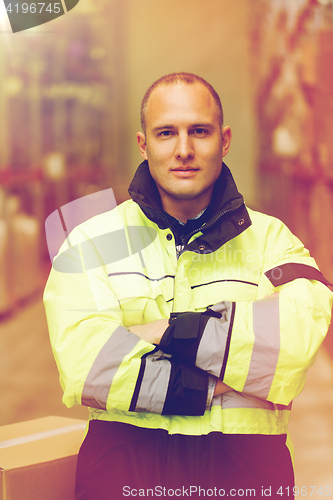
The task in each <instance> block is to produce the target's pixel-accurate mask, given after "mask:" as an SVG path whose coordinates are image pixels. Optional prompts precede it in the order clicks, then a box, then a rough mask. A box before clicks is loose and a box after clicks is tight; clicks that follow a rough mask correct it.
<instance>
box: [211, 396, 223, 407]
mask: <svg viewBox="0 0 333 500" xmlns="http://www.w3.org/2000/svg"><path fill="white" fill-rule="evenodd" d="M221 399H222V396H221V394H218V395H217V396H214V397H213V399H212V406H221Z"/></svg>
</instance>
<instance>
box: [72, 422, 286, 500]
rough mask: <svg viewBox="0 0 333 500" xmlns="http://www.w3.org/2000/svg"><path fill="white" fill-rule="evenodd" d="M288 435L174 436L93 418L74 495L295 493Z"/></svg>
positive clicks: (83, 499) (96, 499) (105, 498)
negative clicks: (287, 445)
mask: <svg viewBox="0 0 333 500" xmlns="http://www.w3.org/2000/svg"><path fill="white" fill-rule="evenodd" d="M285 441H286V435H285V434H284V435H281V436H266V435H257V434H256V435H251V434H249V435H240V434H222V433H219V432H211V433H210V434H208V435H205V436H186V435H179V434H175V435H169V434H168V433H167V432H166V431H164V430H162V429H145V428H140V427H135V426H132V425H128V424H123V423H119V422H103V421H92V422H90V424H89V431H88V434H87V437H86V439H85V441H84V442H83V444H82V447H81V450H80V452H79V456H78V464H77V478H76V497H75V498H76V500H118V499H124V498H133V497H143V498H147V497H148V498H159V497H161V498H171V497H173V498H176V497H179V498H207V497H211V498H221V497H223V496H225V497H227V496H229V497H233V498H249V497H250V498H266V497H268V498H269V499H279V500H281V498H284V499H285V500H286V499H288V498H289V499H291V498H293V486H294V474H293V467H292V463H291V458H290V454H289V450H288V448H287V447H286V445H285ZM279 492H280V493H279ZM281 493H283V495H281Z"/></svg>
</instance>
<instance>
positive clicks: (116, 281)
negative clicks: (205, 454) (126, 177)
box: [44, 162, 332, 435]
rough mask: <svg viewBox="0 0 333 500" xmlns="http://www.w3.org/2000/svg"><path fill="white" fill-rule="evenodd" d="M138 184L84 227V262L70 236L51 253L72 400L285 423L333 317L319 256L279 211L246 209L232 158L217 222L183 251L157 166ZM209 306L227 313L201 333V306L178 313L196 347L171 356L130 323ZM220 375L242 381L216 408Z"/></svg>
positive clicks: (57, 328)
mask: <svg viewBox="0 0 333 500" xmlns="http://www.w3.org/2000/svg"><path fill="white" fill-rule="evenodd" d="M130 194H131V196H132V198H133V199H132V200H129V201H126V202H124V203H123V204H121V205H119V206H118V207H116V208H115V209H114V210H111V211H109V212H106V213H103V214H101V215H98V216H96V217H93V218H91V219H89V220H88V221H86V222H85V223H83V224H81V225H79V226H78V227H76V228H75V229H74V231H73V232H72V234H71V237H70V241H71V245H72V249H73V248H76V249H77V250H78V254H77V255H78V256H79V257H78V259H79V267H75V266H74V268H73V270H74V271H75V272H70V269H69V268H65V267H63V268H62V267H61V262H62V260H61V259H62V257H63V256H64V255H65V254H66V252H67V253H68V251H69V247H68V245H67V243H66V242H65V243H64V245H63V247H62V248H61V250H60V253H59V255H58V257H57V258H56V259H55V260H54V263H53V269H52V271H51V274H50V277H49V280H48V282H47V286H46V289H45V296H44V300H45V307H46V313H47V320H48V326H49V331H50V337H51V343H52V347H53V352H54V356H55V359H56V362H57V365H58V369H59V372H60V382H61V385H62V388H63V390H64V396H63V402H64V403H65V404H66V405H67V406H68V407H72V406H73V405H75V404H83V405H87V406H89V407H90V418H91V419H101V420H115V421H119V422H125V423H129V424H133V425H137V426H141V427H149V428H161V429H166V430H168V431H169V433H181V434H190V435H191V434H193V435H200V434H207V433H209V432H212V431H221V432H224V433H237V434H242V433H253V434H283V433H286V431H287V424H288V419H289V413H290V409H291V402H292V400H293V399H294V398H295V397H296V396H297V395H298V394H299V393H300V392H301V390H302V389H303V387H304V383H305V374H306V371H307V369H308V368H309V367H310V366H311V365H312V363H313V362H314V359H315V355H316V352H317V350H318V348H319V346H320V344H321V343H322V341H323V339H324V336H325V334H326V332H327V329H328V325H329V321H330V312H331V306H332V293H331V291H330V290H329V288H328V287H327V286H326V285H327V284H328V283H327V281H326V280H325V278H324V277H323V275H322V274H321V273H320V272H319V270H318V268H317V265H316V263H315V261H314V260H313V258H311V257H310V255H309V252H308V251H307V250H306V249H304V247H303V245H302V243H301V242H300V241H299V240H298V239H297V238H296V237H295V236H294V235H293V234H292V233H291V232H290V231H289V230H288V228H287V227H286V226H285V225H284V224H283V223H282V222H281V221H279V220H278V219H276V218H273V217H269V216H266V215H263V214H261V213H258V212H254V211H252V210H248V209H247V208H246V207H245V205H244V202H243V198H242V196H241V195H240V194H239V193H238V191H237V188H236V186H235V183H234V181H233V178H232V176H231V173H230V171H229V169H228V168H227V167H226V165H223V169H222V172H221V176H220V178H219V179H218V181H217V182H216V185H215V188H214V195H213V201H212V212H211V216H210V219H209V220H208V221H207V222H206V223H205V224H204V226H203V227H201V228H200V230H199V231H196V232H195V233H194V234H192V235H191V236H190V238H189V240H188V242H187V243H186V244H185V247H184V249H183V251H182V252H181V254H180V256H179V257H178V258H177V254H176V249H175V238H174V235H173V233H172V231H171V230H170V228H169V227H168V223H167V218H166V216H165V213H163V210H162V207H161V204H160V199H159V196H158V193H157V189H156V186H155V184H154V181H153V180H152V178H151V176H150V174H149V170H148V166H147V163H146V162H144V163H143V164H141V166H140V167H139V169H138V170H137V172H136V175H135V177H134V179H133V181H132V184H131V186H130ZM133 200H134V201H133ZM121 235H122V236H121ZM124 242H125V243H124ZM69 258H70V259H72V258H73V259H74V260H75V256H74V257H73V255H72V254H71V255H70V257H69ZM57 259H58V261H57ZM59 259H60V260H59ZM59 263H60V264H59ZM80 266H81V267H80ZM208 307H211V308H212V309H213V310H214V309H215V310H218V311H220V312H221V311H222V313H221V314H217V315H216V316H214V315H212V316H211V317H209V319H208V321H205V327H204V329H201V332H200V335H197V333H198V326H195V327H193V331H194V330H195V331H196V333H195V335H192V334H191V331H192V330H191V328H192V327H191V325H192V326H193V324H196V325H198V324H199V323H200V321H199V323H198V321H197V319H198V318H199V317H201V316H200V315H193V314H192V315H188V318H187V319H188V321H187V319H186V315H179V318H180V317H182V318H183V319H182V320H179V325H181V321H182V322H183V323H182V324H183V328H181V327H180V328H178V337H179V336H180V337H186V338H185V339H184V338H183V339H180V344H182V342H183V340H184V342H185V344H184V343H183V344H182V346H180V347H177V345H178V344H177V342H176V344H177V345H176V347H175V348H174V350H173V351H172V352H171V353H170V352H167V351H168V349H166V350H164V351H163V346H161V348H160V347H159V346H155V345H152V344H150V343H148V342H146V341H144V340H142V339H140V338H139V337H137V336H136V335H134V334H132V333H131V332H129V330H128V327H130V326H131V325H137V324H145V323H148V322H151V321H154V320H158V319H161V318H169V317H170V314H172V313H180V312H188V313H195V312H196V313H203V312H205V311H206V310H207V308H208ZM173 316H174V317H177V315H175V314H173ZM184 318H185V319H184ZM192 320H193V322H192ZM177 321H178V319H177ZM191 322H192V323H191ZM199 330H200V328H199ZM179 332H180V334H179ZM181 332H183V333H181ZM184 332H186V333H185V334H184ZM175 336H176V337H177V335H176V334H175ZM190 337H196V340H195V341H194V343H195V347H194V348H193V346H192V347H191V349H192V350H191V353H192V354H191V356H189V357H187V356H186V345H187V344H186V342H187V341H188V339H189V338H190ZM192 341H193V338H192ZM184 345H185V348H184ZM209 375H214V376H216V377H220V378H221V380H223V381H224V382H225V383H226V384H227V385H229V386H230V387H231V388H232V389H233V390H232V391H229V392H227V393H225V394H223V395H222V396H216V397H214V398H213V402H212V405H211V407H209V408H206V398H207V386H208V378H209Z"/></svg>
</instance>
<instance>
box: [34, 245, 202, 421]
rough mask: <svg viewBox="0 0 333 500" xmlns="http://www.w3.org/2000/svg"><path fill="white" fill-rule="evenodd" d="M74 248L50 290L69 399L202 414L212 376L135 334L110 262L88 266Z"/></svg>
mask: <svg viewBox="0 0 333 500" xmlns="http://www.w3.org/2000/svg"><path fill="white" fill-rule="evenodd" d="M74 241H75V238H74V236H73V237H72V242H74ZM79 247H80V245H78V246H77V247H76V248H79ZM73 249H74V246H73V247H72V249H69V250H71V253H70V252H69V251H68V258H69V259H70V260H69V263H70V265H68V266H67V268H66V266H64V269H63V271H65V272H62V271H61V270H60V271H59V270H56V269H55V267H57V266H55V265H53V267H52V270H51V273H50V276H49V279H48V282H47V285H46V288H45V293H44V303H45V309H46V316H47V322H48V328H49V333H50V339H51V345H52V349H53V353H54V357H55V360H56V363H57V366H58V370H59V373H60V383H61V386H62V388H63V391H64V396H63V402H64V403H65V404H66V406H67V407H72V406H74V405H75V404H82V405H86V406H90V407H93V408H99V409H102V410H115V411H117V410H118V411H125V412H126V411H140V412H142V411H146V412H153V413H159V414H178V415H183V414H184V415H202V414H203V413H204V411H205V405H206V398H207V388H208V378H209V375H208V374H207V373H205V372H204V371H202V370H200V369H198V368H196V367H194V366H188V365H186V364H183V363H181V362H177V363H176V362H174V361H173V360H172V359H170V357H169V356H165V354H164V353H162V352H161V351H158V349H157V348H156V346H155V345H152V344H150V343H148V342H145V341H144V340H142V339H140V338H139V337H138V336H136V335H134V334H133V333H131V332H130V331H129V330H128V329H127V328H126V327H125V326H124V324H123V314H122V310H121V307H120V305H119V302H118V300H117V297H116V296H115V295H114V294H113V292H112V290H111V288H110V286H109V281H108V276H107V272H106V268H105V266H103V265H102V263H101V265H100V266H98V267H96V268H94V269H91V270H88V271H85V270H84V268H82V265H81V261H80V258H81V257H82V252H77V253H76V254H75V252H74V251H72V250H73ZM63 250H64V249H62V250H61V251H62V252H63ZM94 258H95V257H94ZM73 259H74V260H73ZM74 261H75V262H76V263H75V265H74V264H73V262H74ZM58 267H59V266H58ZM83 267H84V265H83ZM70 269H74V270H75V271H77V272H69V270H70ZM80 269H81V271H80ZM139 306H140V304H139ZM136 313H137V312H136ZM134 314H135V311H134Z"/></svg>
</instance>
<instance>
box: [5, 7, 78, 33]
mask: <svg viewBox="0 0 333 500" xmlns="http://www.w3.org/2000/svg"><path fill="white" fill-rule="evenodd" d="M3 1H4V4H5V8H6V11H7V14H8V17H9V22H10V25H11V28H12V31H13V33H17V32H18V31H24V30H28V29H30V28H34V27H35V26H39V25H40V24H44V23H48V22H49V21H53V19H56V18H57V17H60V16H63V15H64V14H66V12H68V11H70V10H71V9H73V8H74V7H75V6H76V5H77V4H78V3H79V0H46V1H45V2H39V1H38V0H28V1H22V0H3Z"/></svg>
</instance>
